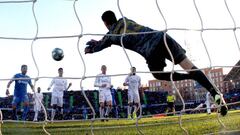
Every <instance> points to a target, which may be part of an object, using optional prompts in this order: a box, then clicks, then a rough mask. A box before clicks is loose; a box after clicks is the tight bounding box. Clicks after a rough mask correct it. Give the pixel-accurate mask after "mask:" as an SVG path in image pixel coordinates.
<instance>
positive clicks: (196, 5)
mask: <svg viewBox="0 0 240 135" xmlns="http://www.w3.org/2000/svg"><path fill="white" fill-rule="evenodd" d="M38 2H40V1H37V0H33V1H0V4H2V5H3V4H22V3H25V4H26V3H29V4H31V11H32V15H33V20H34V21H33V23H34V25H35V30H34V32H33V33H34V34H33V35H32V36H31V37H30V38H29V37H19V36H16V37H11V36H2V37H0V39H1V40H16V41H30V42H31V55H32V60H33V62H34V65H35V67H36V70H37V75H36V76H35V77H33V78H31V79H33V80H34V86H36V85H37V83H38V81H39V80H42V79H52V78H54V77H51V76H40V69H41V68H39V65H38V62H37V58H38V57H36V56H35V55H36V54H35V53H36V50H35V48H36V46H37V45H38V44H37V42H38V41H40V40H49V39H53V40H54V39H70V40H72V39H74V40H76V41H77V42H76V44H77V46H76V49H77V51H78V54H79V57H80V61H81V63H82V66H83V71H82V72H81V75H80V76H77V77H64V78H66V79H73V80H80V84H79V85H80V86H79V88H80V89H81V92H82V95H83V97H84V98H85V100H86V102H87V104H88V106H89V108H90V110H91V114H92V118H91V119H90V120H91V124H90V125H91V126H90V128H89V129H90V130H91V134H94V130H93V129H94V128H95V127H94V121H96V119H97V118H96V112H95V109H94V107H93V105H92V103H91V101H90V100H89V99H88V95H86V93H85V90H84V88H83V83H84V81H85V80H86V79H89V78H95V77H96V76H87V75H86V72H87V69H88V67H87V66H86V63H85V62H86V60H85V59H84V56H83V55H82V54H83V53H82V51H81V50H80V48H81V47H80V42H81V40H82V38H83V37H85V36H99V37H100V36H105V35H106V34H95V33H84V27H83V25H82V21H84V19H80V18H81V15H80V13H79V12H78V8H80V9H81V8H83V7H82V6H81V5H79V7H78V5H77V3H78V2H79V1H77V0H75V1H68V3H71V4H72V8H73V11H74V12H73V13H74V15H75V17H76V20H77V21H76V22H77V23H76V24H78V25H79V27H80V31H79V33H78V34H72V35H71V34H69V35H60V36H39V31H40V30H41V27H39V21H40V20H38V16H37V14H36V13H35V12H36V9H37V4H38ZM121 2H122V1H121V0H117V3H116V5H117V8H118V11H119V13H120V15H121V16H122V17H124V16H125V15H126V16H127V15H128V14H127V13H126V14H124V12H123V11H122V9H123V7H124V6H125V5H121ZM174 2H176V1H174ZM64 3H65V2H64ZM149 3H154V5H155V7H156V9H157V12H158V13H159V18H160V19H162V20H163V22H164V26H163V29H161V30H159V31H153V32H142V33H126V21H125V19H124V24H125V25H124V32H123V33H122V34H121V35H113V34H109V35H108V36H121V46H122V49H123V52H124V55H125V56H126V57H127V61H128V63H129V67H132V66H133V65H134V64H133V62H132V61H131V58H130V56H129V54H128V52H127V51H126V49H125V48H124V44H123V38H124V36H126V35H137V34H143V33H144V34H148V33H157V32H164V33H165V35H164V43H165V46H166V48H167V50H168V52H169V54H170V56H171V59H172V62H173V64H172V66H171V70H170V71H169V72H171V73H173V72H174V71H183V70H176V69H175V64H174V59H173V56H172V54H171V52H170V50H169V48H168V43H167V42H166V33H171V32H174V31H190V32H198V33H199V37H200V41H201V43H200V44H201V45H202V46H203V48H204V51H205V54H206V56H207V59H208V63H209V66H208V67H204V68H209V69H214V68H216V67H222V68H223V67H228V68H229V67H237V66H225V65H223V66H215V65H213V64H212V61H213V59H212V58H211V54H210V52H209V49H208V44H207V43H206V39H205V37H204V32H209V31H228V32H231V33H232V35H233V38H232V39H234V40H235V44H236V47H235V49H236V50H238V53H239V52H240V46H239V42H238V36H237V32H238V30H239V27H238V26H237V23H236V19H235V17H234V15H233V13H232V11H231V9H230V8H229V5H228V1H227V0H224V1H221V2H217V3H221V4H222V6H223V8H222V10H225V11H226V12H227V14H228V18H229V22H230V23H231V24H232V25H230V26H228V27H207V26H205V24H204V23H205V22H204V16H203V15H202V13H201V10H202V8H203V7H204V6H201V2H200V1H197V0H191V1H190V0H189V3H191V4H190V5H191V9H192V11H193V12H195V13H196V14H195V20H197V21H198V23H199V24H200V27H198V28H188V27H187V28H185V27H182V28H181V27H177V28H175V27H170V26H171V22H168V18H167V16H166V15H165V13H166V12H168V10H167V9H165V8H164V7H163V6H162V3H164V2H163V1H160V0H155V1H153V0H152V1H151V2H149ZM176 3H177V2H176ZM163 5H164V4H163ZM157 72H158V73H161V72H162V71H157ZM138 73H148V74H150V73H151V72H148V71H139V72H138ZM209 73H210V72H209ZM126 75H127V73H124V74H119V73H116V74H112V75H109V76H111V77H119V76H126ZM209 78H212V77H211V74H209ZM20 79H23V78H20ZM1 80H2V81H6V80H10V79H1ZM171 82H172V86H173V89H175V90H176V92H177V94H178V96H179V98H180V99H181V102H182V109H181V111H179V112H178V111H177V112H176V113H178V114H180V115H179V117H178V118H179V121H178V122H177V124H179V126H180V128H181V130H182V131H183V132H184V133H185V134H189V130H188V129H185V128H184V127H183V122H182V114H184V113H185V112H187V111H195V110H194V108H191V109H186V108H185V102H184V99H183V97H182V96H181V94H180V92H179V90H178V89H177V87H176V85H175V83H174V82H173V79H172V75H171ZM210 82H212V84H213V85H214V83H213V81H212V80H211V79H210ZM214 86H215V85H214ZM215 87H216V86H215ZM216 88H217V87H216ZM219 93H220V91H219ZM34 94H36V93H35V91H34ZM238 103H239V102H234V103H231V104H234V105H235V104H238ZM231 104H229V105H231ZM41 106H42V107H43V110H44V121H43V124H42V128H43V131H44V132H45V133H46V134H50V132H48V131H47V130H46V128H45V127H46V125H47V123H48V122H49V121H48V117H47V110H46V108H45V106H44V105H43V104H41ZM217 108H219V107H217ZM202 109H203V110H206V109H207V108H202ZM198 110H201V109H198ZM164 114H166V113H164ZM169 114H171V113H169ZM0 117H1V123H2V122H4V120H3V115H2V112H0ZM142 117H148V115H144V116H142V106H141V105H140V115H139V117H138V118H137V119H136V123H135V126H136V128H137V131H138V133H139V134H144V133H143V132H142V131H141V127H142V126H143V125H139V120H140V119H141V118H142ZM217 121H218V122H219V123H220V124H221V126H222V127H223V132H224V131H225V130H226V126H225V124H224V123H223V122H222V121H221V119H220V118H219V115H217ZM15 122H17V121H15ZM158 124H159V123H158ZM158 124H155V125H158ZM160 124H162V123H160ZM100 128H102V129H103V127H100ZM106 128H108V127H106ZM111 128H113V127H111ZM118 128H124V126H119V127H118ZM163 133H164V131H163ZM219 133H221V132H219ZM1 134H2V133H1Z"/></svg>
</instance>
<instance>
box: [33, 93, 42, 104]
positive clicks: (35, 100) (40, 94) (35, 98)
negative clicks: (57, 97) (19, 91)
mask: <svg viewBox="0 0 240 135" xmlns="http://www.w3.org/2000/svg"><path fill="white" fill-rule="evenodd" d="M33 97H34V103H35V105H37V106H38V105H40V103H39V102H38V99H39V101H40V102H42V100H43V94H42V93H36V96H35V94H33ZM37 98H38V99H37Z"/></svg>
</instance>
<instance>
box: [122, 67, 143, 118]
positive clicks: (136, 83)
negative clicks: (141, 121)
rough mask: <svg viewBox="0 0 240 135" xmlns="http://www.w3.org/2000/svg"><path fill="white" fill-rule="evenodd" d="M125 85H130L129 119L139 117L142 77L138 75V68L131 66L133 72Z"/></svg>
mask: <svg viewBox="0 0 240 135" xmlns="http://www.w3.org/2000/svg"><path fill="white" fill-rule="evenodd" d="M123 86H128V111H127V112H128V119H132V116H133V118H134V119H136V118H137V111H138V109H139V105H140V97H139V88H140V86H141V78H140V77H139V76H138V75H136V68H135V67H132V68H131V73H130V74H129V75H128V76H127V77H126V79H125V82H124V83H123ZM133 103H134V111H133V114H132V116H131V113H132V106H133Z"/></svg>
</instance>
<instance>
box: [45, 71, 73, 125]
mask: <svg viewBox="0 0 240 135" xmlns="http://www.w3.org/2000/svg"><path fill="white" fill-rule="evenodd" d="M58 74H59V76H58V77H56V78H54V79H53V80H52V81H51V84H50V85H49V87H48V90H50V89H51V87H52V86H53V85H54V87H53V90H52V98H51V106H52V113H51V121H53V120H54V117H55V113H56V111H58V112H60V114H61V115H63V92H64V91H67V90H68V89H69V88H70V87H71V86H72V83H69V85H68V86H67V84H68V83H67V80H66V79H64V78H62V77H63V68H59V69H58Z"/></svg>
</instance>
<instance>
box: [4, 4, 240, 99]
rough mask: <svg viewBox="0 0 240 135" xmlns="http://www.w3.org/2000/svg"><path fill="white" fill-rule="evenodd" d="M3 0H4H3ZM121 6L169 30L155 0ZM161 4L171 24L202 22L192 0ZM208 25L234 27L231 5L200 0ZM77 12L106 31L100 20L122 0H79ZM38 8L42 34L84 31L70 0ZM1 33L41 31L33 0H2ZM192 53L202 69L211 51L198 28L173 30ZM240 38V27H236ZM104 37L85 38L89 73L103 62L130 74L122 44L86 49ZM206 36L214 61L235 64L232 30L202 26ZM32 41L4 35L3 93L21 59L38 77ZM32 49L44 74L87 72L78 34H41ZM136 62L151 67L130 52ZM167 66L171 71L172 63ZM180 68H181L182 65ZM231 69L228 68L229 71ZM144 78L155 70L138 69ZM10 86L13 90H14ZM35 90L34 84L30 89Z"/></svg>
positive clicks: (90, 27)
mask: <svg viewBox="0 0 240 135" xmlns="http://www.w3.org/2000/svg"><path fill="white" fill-rule="evenodd" d="M1 1H2V0H1ZM226 2H227V4H228V6H229V9H230V11H231V13H232V15H233V17H234V20H235V22H236V26H237V27H239V25H240V15H239V13H240V11H239V10H240V8H239V6H240V1H239V0H227V1H226ZM119 3H120V9H121V10H122V12H123V14H124V16H126V17H128V18H130V19H133V20H134V21H136V22H137V23H139V24H142V25H144V26H148V27H151V28H153V29H156V30H164V28H165V24H164V20H163V18H162V17H161V15H160V13H159V11H158V9H157V6H156V2H155V0H120V1H119ZM158 4H159V7H160V9H161V11H162V13H163V15H164V17H165V19H166V21H167V27H168V28H186V29H200V28H201V22H200V19H199V17H198V14H197V12H196V10H195V7H194V3H193V0H181V1H180V0H158ZM196 4H197V7H198V9H199V13H200V15H201V17H202V21H203V25H204V28H233V27H234V23H233V21H232V19H231V17H230V15H229V13H228V11H227V9H226V6H225V4H224V0H211V1H209V0H196ZM76 8H77V14H78V16H79V19H80V21H81V23H82V25H83V29H82V30H83V33H85V34H86V33H91V34H105V33H106V32H107V29H106V28H105V26H104V24H103V23H102V21H101V15H102V13H103V12H104V11H106V10H112V11H114V12H115V13H116V15H117V18H120V17H121V15H120V12H119V10H118V6H117V0H78V1H77V3H76ZM34 11H35V13H36V17H37V22H38V26H39V29H38V37H48V36H69V35H78V34H80V33H81V27H80V25H79V23H78V20H77V18H76V16H75V13H74V8H73V1H71V0H38V1H36V3H35V7H34ZM0 18H1V20H0V37H17V38H33V37H34V36H35V35H36V30H37V29H36V28H37V27H36V24H35V21H34V17H33V12H32V2H28V3H14V4H13V3H0ZM168 33H169V34H170V35H171V36H172V37H173V38H175V39H176V40H177V41H178V42H179V43H180V44H181V45H182V47H183V48H185V49H186V50H187V55H188V56H189V57H190V59H192V60H193V61H194V63H195V64H196V65H197V66H198V67H199V68H204V67H209V66H210V62H209V60H208V57H207V54H206V50H205V48H204V45H203V43H202V41H201V33H200V32H199V31H183V30H169V31H168ZM236 35H237V38H238V40H240V32H239V29H237V30H236ZM101 38H102V36H83V37H82V38H81V39H80V47H79V50H80V52H81V54H82V55H83V58H84V62H85V63H86V67H87V70H86V76H95V75H97V74H99V73H100V72H101V71H100V67H101V65H103V64H105V65H106V66H107V67H108V70H107V74H125V73H128V72H129V69H130V65H129V62H128V60H127V57H126V55H125V53H124V51H123V49H122V48H120V47H117V46H114V45H113V46H112V47H110V48H107V49H105V50H103V51H102V52H99V53H95V54H89V55H85V54H84V48H85V44H86V42H87V41H88V40H90V39H101ZM203 39H204V42H205V44H206V46H207V49H208V52H209V54H210V57H211V62H212V63H211V64H212V66H234V65H235V64H236V63H237V61H238V60H239V58H240V50H239V47H238V46H237V43H236V39H235V37H234V33H233V31H232V30H222V31H213V30H205V31H203ZM31 43H32V40H10V39H2V38H0V58H1V66H0V79H1V82H0V89H1V91H0V96H5V90H6V85H7V81H5V80H2V79H9V78H12V77H13V75H14V74H16V73H19V72H20V67H21V65H22V64H27V65H28V66H29V70H28V73H27V74H28V75H29V76H30V77H37V69H36V67H35V65H34V62H33V58H32V54H31ZM55 47H59V48H62V49H63V51H64V54H65V57H64V59H63V60H62V61H59V62H57V61H54V60H53V59H52V58H51V51H52V50H53V49H54V48H55ZM33 54H34V57H35V59H36V63H37V65H38V68H39V76H50V77H54V76H57V75H58V74H57V69H58V68H59V67H63V69H64V76H65V77H82V75H83V62H82V60H81V59H80V56H79V54H78V47H77V38H76V37H75V38H54V39H38V40H35V42H34V44H33ZM127 54H128V55H129V57H130V60H131V63H132V65H133V66H135V67H136V68H137V70H138V71H146V72H148V71H149V69H148V68H147V65H146V62H145V60H144V59H143V58H142V57H141V56H140V55H138V54H136V53H134V52H132V51H127ZM168 64H169V66H168V67H167V68H166V71H170V70H171V66H172V65H171V63H169V62H168ZM175 69H180V68H179V67H178V66H176V67H175ZM229 70H230V68H224V72H225V73H227V72H228V71H229ZM139 75H140V76H141V78H142V83H143V84H147V82H148V80H150V79H153V77H152V75H151V74H139ZM124 79H125V76H117V77H112V83H113V85H114V87H115V88H116V87H118V86H122V83H123V81H124ZM50 81H51V79H40V80H39V81H38V82H37V86H40V87H41V88H42V90H43V92H46V89H47V87H48V86H49V83H50ZM68 81H69V82H72V83H73V86H72V88H71V89H74V90H79V89H80V83H79V80H72V79H69V80H68ZM93 82H94V78H92V79H85V80H84V81H83V87H84V89H94V87H93ZM13 86H14V84H12V86H11V90H10V92H11V94H12V93H13ZM29 92H30V89H29Z"/></svg>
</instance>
